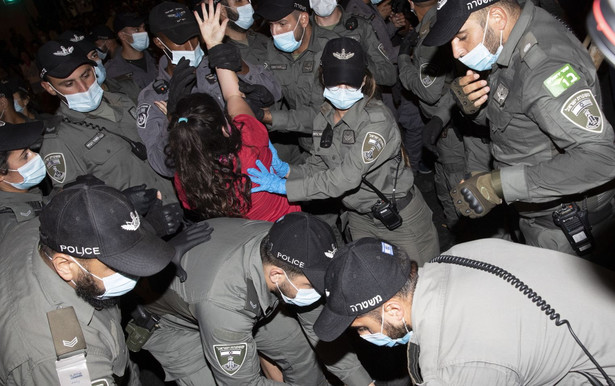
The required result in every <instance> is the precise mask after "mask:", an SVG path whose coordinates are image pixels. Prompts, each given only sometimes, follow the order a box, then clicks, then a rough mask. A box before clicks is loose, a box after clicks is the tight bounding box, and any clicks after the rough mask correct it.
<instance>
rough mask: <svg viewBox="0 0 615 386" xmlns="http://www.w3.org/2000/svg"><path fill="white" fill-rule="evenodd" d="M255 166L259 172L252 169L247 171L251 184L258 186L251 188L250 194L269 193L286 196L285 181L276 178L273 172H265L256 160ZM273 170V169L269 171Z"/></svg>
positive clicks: (263, 166)
mask: <svg viewBox="0 0 615 386" xmlns="http://www.w3.org/2000/svg"><path fill="white" fill-rule="evenodd" d="M256 166H258V168H259V169H260V170H256V169H253V168H249V169H248V175H249V176H250V179H251V180H252V183H254V184H259V185H260V186H258V187H254V188H252V193H256V192H269V193H277V194H286V179H284V178H280V177H278V176H277V175H276V174H275V173H274V172H273V171H271V172H270V171H269V170H267V167H265V165H263V163H262V162H261V161H260V160H256ZM271 170H273V168H272V169H271Z"/></svg>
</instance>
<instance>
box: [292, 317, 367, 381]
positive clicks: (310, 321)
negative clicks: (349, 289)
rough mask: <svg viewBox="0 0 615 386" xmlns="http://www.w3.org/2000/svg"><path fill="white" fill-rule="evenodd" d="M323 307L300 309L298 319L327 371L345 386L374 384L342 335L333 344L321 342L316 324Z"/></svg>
mask: <svg viewBox="0 0 615 386" xmlns="http://www.w3.org/2000/svg"><path fill="white" fill-rule="evenodd" d="M322 308H323V306H322V305H320V306H318V307H316V308H312V309H309V310H308V311H302V310H301V308H300V307H299V308H298V310H299V311H298V312H297V318H298V319H299V323H301V327H302V328H303V331H304V332H305V335H306V336H307V338H308V340H309V341H310V344H311V345H312V347H314V350H315V351H316V353H317V354H318V358H319V359H320V360H321V361H322V362H323V364H324V365H325V366H326V367H327V369H328V370H329V371H330V372H331V373H333V374H334V375H335V376H337V377H338V378H339V379H340V380H341V381H342V382H344V384H345V385H349V386H367V385H369V384H370V383H371V382H372V378H371V377H370V376H369V374H368V373H367V370H365V369H364V368H363V366H362V365H361V362H359V359H358V358H357V355H356V354H355V353H354V351H353V350H352V346H351V345H350V342H348V340H347V339H346V338H345V335H342V336H341V337H340V338H338V339H336V340H334V341H333V342H323V341H321V340H320V339H319V338H318V336H316V333H315V332H314V323H315V322H316V319H318V316H319V315H320V312H321V311H322Z"/></svg>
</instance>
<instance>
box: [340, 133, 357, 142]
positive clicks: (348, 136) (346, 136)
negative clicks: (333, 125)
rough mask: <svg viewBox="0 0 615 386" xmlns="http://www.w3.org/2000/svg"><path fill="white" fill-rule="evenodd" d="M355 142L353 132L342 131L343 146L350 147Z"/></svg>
mask: <svg viewBox="0 0 615 386" xmlns="http://www.w3.org/2000/svg"><path fill="white" fill-rule="evenodd" d="M355 142H356V140H355V137H354V130H344V132H343V133H342V143H343V144H345V145H352V144H353V143H355Z"/></svg>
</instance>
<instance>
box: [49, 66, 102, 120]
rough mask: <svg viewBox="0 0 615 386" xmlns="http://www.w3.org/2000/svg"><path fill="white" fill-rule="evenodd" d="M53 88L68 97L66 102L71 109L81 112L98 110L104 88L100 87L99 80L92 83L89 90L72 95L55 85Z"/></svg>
mask: <svg viewBox="0 0 615 386" xmlns="http://www.w3.org/2000/svg"><path fill="white" fill-rule="evenodd" d="M95 72H96V71H95ZM49 84H51V83H49ZM51 88H53V89H54V90H55V92H57V93H58V94H60V95H62V96H63V97H64V98H65V99H66V101H65V102H64V103H66V105H67V106H68V108H69V109H71V110H75V111H79V112H80V113H89V112H90V111H93V110H96V109H97V108H98V106H100V102H102V97H103V89H102V88H100V85H99V84H98V81H96V82H94V83H92V85H91V86H90V88H89V89H88V90H87V91H84V92H78V93H76V94H70V95H64V94H62V93H61V92H59V91H58V90H56V89H55V87H53V86H51Z"/></svg>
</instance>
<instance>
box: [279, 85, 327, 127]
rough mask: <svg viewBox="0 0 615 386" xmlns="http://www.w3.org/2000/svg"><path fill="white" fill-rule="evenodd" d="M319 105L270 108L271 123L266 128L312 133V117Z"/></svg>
mask: <svg viewBox="0 0 615 386" xmlns="http://www.w3.org/2000/svg"><path fill="white" fill-rule="evenodd" d="M314 88H319V87H314ZM321 91H322V90H321ZM323 102H324V98H323ZM319 107H320V105H319V106H318V107H316V106H297V108H296V109H291V110H271V124H270V125H268V129H269V130H270V131H280V132H288V131H291V132H299V133H306V134H312V131H313V121H314V117H315V116H316V114H317V113H318V111H317V108H319Z"/></svg>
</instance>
